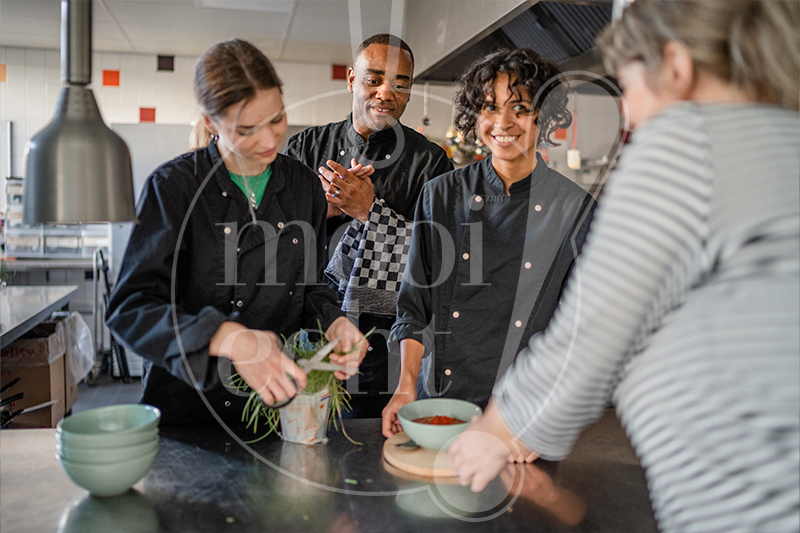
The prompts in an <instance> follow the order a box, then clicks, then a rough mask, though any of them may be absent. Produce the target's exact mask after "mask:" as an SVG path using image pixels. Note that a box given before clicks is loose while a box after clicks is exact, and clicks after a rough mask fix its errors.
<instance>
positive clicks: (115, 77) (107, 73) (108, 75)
mask: <svg viewBox="0 0 800 533" xmlns="http://www.w3.org/2000/svg"><path fill="white" fill-rule="evenodd" d="M103 87H119V71H118V70H104V71H103Z"/></svg>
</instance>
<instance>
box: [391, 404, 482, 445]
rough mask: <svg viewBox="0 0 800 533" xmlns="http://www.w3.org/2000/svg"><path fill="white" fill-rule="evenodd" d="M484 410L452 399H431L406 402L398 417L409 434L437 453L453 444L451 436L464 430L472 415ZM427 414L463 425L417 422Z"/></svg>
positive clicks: (420, 443)
mask: <svg viewBox="0 0 800 533" xmlns="http://www.w3.org/2000/svg"><path fill="white" fill-rule="evenodd" d="M482 412H483V410H482V409H481V408H480V407H478V406H477V405H475V404H474V403H470V402H465V401H464V400H455V399H452V398H431V399H428V400H417V401H415V402H411V403H409V404H406V405H404V406H403V407H401V408H400V410H399V411H398V412H397V418H398V420H400V425H401V426H403V431H405V432H406V435H408V437H409V438H410V439H411V440H413V441H414V442H416V443H417V444H419V445H420V446H422V447H423V448H427V449H429V450H433V451H435V452H438V451H446V450H447V449H448V448H449V447H450V443H449V441H450V439H452V438H453V437H455V436H456V435H458V434H459V433H461V432H462V431H464V430H465V429H466V428H467V426H468V425H469V423H470V421H471V420H472V417H473V416H477V415H480V414H481V413H482ZM425 416H451V417H454V418H458V419H459V420H464V423H463V424H451V425H447V426H434V425H431V424H422V423H419V422H414V421H413V420H414V419H417V418H422V417H425Z"/></svg>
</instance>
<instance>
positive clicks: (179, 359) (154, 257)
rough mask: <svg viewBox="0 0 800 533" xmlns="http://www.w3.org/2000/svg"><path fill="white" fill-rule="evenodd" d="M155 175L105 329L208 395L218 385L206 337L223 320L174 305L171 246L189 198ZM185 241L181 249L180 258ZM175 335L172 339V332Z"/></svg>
mask: <svg viewBox="0 0 800 533" xmlns="http://www.w3.org/2000/svg"><path fill="white" fill-rule="evenodd" d="M168 172H169V171H168V170H166V169H165V168H164V167H162V169H159V170H158V171H156V173H155V174H154V175H153V176H151V177H150V178H149V179H148V180H147V183H146V184H145V188H144V191H143V192H142V197H141V199H140V200H139V209H138V219H139V223H138V224H136V225H135V226H134V228H133V231H132V233H131V238H130V241H129V243H128V248H127V249H126V252H125V258H124V260H123V262H122V266H121V269H120V273H119V277H118V280H117V283H116V286H115V288H114V291H113V292H112V294H111V297H110V299H109V303H108V310H107V313H106V324H107V325H108V327H109V329H110V330H111V332H112V334H113V335H114V336H115V337H116V338H117V339H118V340H119V341H120V342H121V343H122V345H123V346H124V347H125V348H126V349H128V350H131V351H133V352H135V353H137V354H139V355H141V356H143V357H145V358H147V359H149V360H150V361H152V362H153V363H154V364H156V365H158V366H161V367H163V368H165V369H166V370H167V371H168V372H169V373H170V374H172V375H173V376H175V377H177V378H179V379H181V380H182V381H184V382H186V383H187V384H189V385H190V386H193V387H195V388H197V389H202V390H208V389H210V388H212V387H213V386H214V385H215V384H216V382H217V381H218V380H219V376H218V375H217V372H216V371H215V365H214V364H210V361H209V353H208V347H209V344H210V342H211V337H212V336H213V335H214V333H216V331H217V330H218V329H219V327H220V325H221V324H222V323H223V322H224V321H225V320H227V317H226V316H225V315H224V314H223V313H222V312H220V311H219V310H218V309H216V308H215V307H213V306H211V305H207V306H205V307H203V308H201V309H199V310H198V311H197V312H196V313H187V312H185V311H184V310H183V309H182V308H181V306H180V305H176V303H175V301H174V300H173V297H172V294H173V286H172V284H173V281H174V283H175V287H174V294H177V295H179V294H181V292H182V289H183V288H182V286H181V285H182V280H185V279H186V276H175V275H173V268H174V267H177V268H180V264H179V262H176V261H175V253H176V243H177V242H178V235H179V232H180V229H181V224H182V222H183V218H184V215H185V213H186V212H187V210H188V209H189V202H190V200H191V194H188V193H187V191H181V190H178V189H179V188H180V187H176V186H175V184H174V183H170V181H173V182H174V181H175V180H173V179H171V178H170V177H168V176H166V175H165V174H166V173H168ZM186 248H187V244H186V239H183V240H182V241H181V244H180V250H181V251H182V252H183V251H185V250H186ZM178 331H179V332H180V335H176V332H178Z"/></svg>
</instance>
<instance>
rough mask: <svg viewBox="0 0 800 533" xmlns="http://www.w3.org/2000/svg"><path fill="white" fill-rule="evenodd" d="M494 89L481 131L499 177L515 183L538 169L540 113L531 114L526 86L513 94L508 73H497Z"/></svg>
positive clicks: (482, 115)
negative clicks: (537, 147)
mask: <svg viewBox="0 0 800 533" xmlns="http://www.w3.org/2000/svg"><path fill="white" fill-rule="evenodd" d="M511 81H513V80H511ZM492 87H493V91H494V95H492V94H490V93H489V92H488V91H487V94H486V101H485V102H484V104H483V108H482V109H481V112H480V117H479V119H478V131H479V133H480V136H481V140H483V143H484V144H485V145H486V146H487V147H488V148H489V150H490V151H491V152H492V163H493V165H494V166H495V169H496V170H497V171H498V174H500V176H501V177H502V178H506V177H508V178H511V179H513V180H515V181H516V180H517V179H522V178H524V177H525V176H527V175H528V174H530V173H531V171H532V170H533V168H534V167H535V166H536V140H537V137H538V135H539V130H538V128H537V127H536V123H535V122H536V116H537V112H535V111H532V109H533V104H532V103H531V97H530V95H529V94H528V91H527V90H526V89H525V87H523V86H522V85H518V86H516V87H515V88H514V91H511V90H509V77H508V75H507V74H498V75H497V77H496V78H495V79H494V82H493V84H492ZM504 174H505V175H504Z"/></svg>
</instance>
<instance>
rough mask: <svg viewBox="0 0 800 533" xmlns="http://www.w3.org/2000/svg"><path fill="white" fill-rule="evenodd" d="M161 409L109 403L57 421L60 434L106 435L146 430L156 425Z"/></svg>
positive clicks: (150, 429)
mask: <svg viewBox="0 0 800 533" xmlns="http://www.w3.org/2000/svg"><path fill="white" fill-rule="evenodd" d="M160 419H161V411H159V410H158V409H157V408H155V407H153V406H152V405H139V404H127V405H111V406H109V407H99V408H97V409H89V410H88V411H83V412H82V413H78V414H77V415H73V416H70V417H68V418H65V419H63V420H62V421H61V422H59V423H58V432H59V433H61V434H62V435H66V434H70V435H73V434H74V435H76V436H77V435H88V436H91V435H107V434H110V433H114V434H125V433H134V432H137V431H139V432H148V431H152V430H154V429H155V428H156V427H157V426H158V421H159V420H160Z"/></svg>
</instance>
